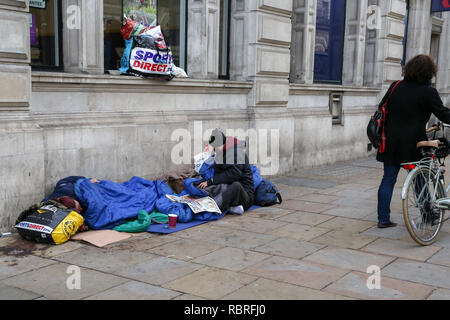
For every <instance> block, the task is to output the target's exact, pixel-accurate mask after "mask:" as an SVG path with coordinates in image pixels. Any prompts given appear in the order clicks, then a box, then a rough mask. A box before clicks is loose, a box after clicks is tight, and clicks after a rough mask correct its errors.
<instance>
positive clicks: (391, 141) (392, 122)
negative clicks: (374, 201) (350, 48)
mask: <svg viewBox="0 0 450 320" xmlns="http://www.w3.org/2000/svg"><path fill="white" fill-rule="evenodd" d="M404 72H405V75H404V80H403V81H400V82H395V83H393V84H392V85H391V87H390V88H389V90H388V92H387V93H386V95H385V96H384V98H383V100H382V101H381V104H380V105H383V104H384V103H385V101H386V100H387V99H389V100H388V101H389V102H388V105H387V116H386V124H385V135H386V146H385V150H384V152H382V153H381V152H380V151H378V154H377V160H378V161H380V162H383V163H384V175H383V179H382V180H381V183H380V187H379V189H378V227H379V228H389V227H395V226H396V225H397V224H396V223H394V222H392V221H391V220H390V213H391V210H390V204H391V199H392V193H393V191H394V185H395V183H396V181H397V176H398V172H399V171H400V164H401V163H405V162H414V161H418V160H420V154H419V152H418V149H417V147H416V145H417V143H418V142H419V141H426V140H428V139H427V135H426V132H425V129H426V124H427V122H428V121H429V120H430V116H431V114H434V115H435V116H436V117H437V118H438V119H439V120H441V121H442V122H444V123H447V124H450V110H449V109H447V108H446V107H445V106H444V105H443V103H442V100H441V98H440V96H439V93H438V92H437V90H436V89H435V88H433V87H432V86H431V80H432V79H433V77H434V76H436V73H437V66H436V63H435V62H434V61H433V59H432V58H431V57H430V56H428V55H423V54H421V55H418V56H416V57H414V58H412V59H411V60H410V61H409V62H408V63H407V64H406V66H405V70H404ZM391 92H392V94H391Z"/></svg>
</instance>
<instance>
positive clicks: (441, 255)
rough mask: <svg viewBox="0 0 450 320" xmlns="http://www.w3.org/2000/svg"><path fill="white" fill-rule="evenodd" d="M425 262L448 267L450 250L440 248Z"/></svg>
mask: <svg viewBox="0 0 450 320" xmlns="http://www.w3.org/2000/svg"><path fill="white" fill-rule="evenodd" d="M427 262H429V263H433V264H440V265H442V266H446V267H450V249H449V248H442V249H441V250H439V252H438V253H436V254H435V255H434V256H432V257H431V258H430V259H428V261H427Z"/></svg>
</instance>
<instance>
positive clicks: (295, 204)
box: [279, 200, 336, 213]
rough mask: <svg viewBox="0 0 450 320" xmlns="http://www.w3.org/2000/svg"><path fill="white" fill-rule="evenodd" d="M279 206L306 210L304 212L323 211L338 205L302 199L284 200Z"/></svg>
mask: <svg viewBox="0 0 450 320" xmlns="http://www.w3.org/2000/svg"><path fill="white" fill-rule="evenodd" d="M279 207H281V208H284V209H290V210H299V211H304V212H312V213H322V212H324V211H327V210H330V209H332V208H335V207H336V206H334V205H329V204H325V203H318V202H308V201H301V200H286V201H283V203H282V204H280V205H279Z"/></svg>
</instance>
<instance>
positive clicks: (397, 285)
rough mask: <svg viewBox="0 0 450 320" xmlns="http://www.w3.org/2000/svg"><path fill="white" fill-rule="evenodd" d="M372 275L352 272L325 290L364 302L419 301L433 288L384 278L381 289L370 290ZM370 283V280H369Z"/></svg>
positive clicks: (381, 280) (381, 281)
mask: <svg viewBox="0 0 450 320" xmlns="http://www.w3.org/2000/svg"><path fill="white" fill-rule="evenodd" d="M370 276H371V274H367V273H361V272H351V273H349V274H347V275H346V276H345V277H343V278H342V279H340V280H338V281H336V282H334V283H333V284H331V285H330V286H329V287H327V288H326V289H325V291H326V292H332V293H336V294H341V295H345V296H350V297H355V298H358V299H364V300H419V299H425V298H426V297H427V296H428V295H429V294H430V292H431V291H432V290H433V287H430V286H425V285H421V284H417V283H412V282H408V281H401V280H395V279H390V278H387V277H383V275H381V279H380V289H369V288H368V287H367V281H368V280H369V277H370ZM369 281H370V280H369Z"/></svg>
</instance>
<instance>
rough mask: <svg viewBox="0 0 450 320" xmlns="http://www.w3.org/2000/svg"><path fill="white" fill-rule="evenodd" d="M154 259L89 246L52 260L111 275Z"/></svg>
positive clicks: (143, 253)
mask: <svg viewBox="0 0 450 320" xmlns="http://www.w3.org/2000/svg"><path fill="white" fill-rule="evenodd" d="M154 257H155V256H154V255H152V254H149V253H146V252H140V251H131V250H118V249H109V250H108V249H102V248H97V247H93V246H89V247H85V248H82V249H78V250H75V251H71V252H68V253H64V254H62V255H59V256H55V257H53V259H55V260H58V261H61V262H65V263H69V264H73V265H77V266H81V267H86V268H90V269H95V270H99V271H102V272H108V273H112V272H114V271H117V270H119V269H121V268H125V267H127V266H130V265H134V264H137V263H141V262H147V261H150V260H151V259H153V258H154Z"/></svg>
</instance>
